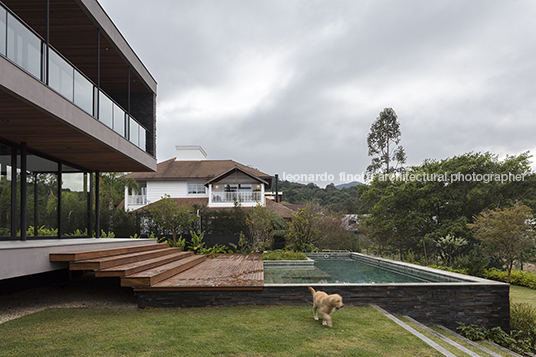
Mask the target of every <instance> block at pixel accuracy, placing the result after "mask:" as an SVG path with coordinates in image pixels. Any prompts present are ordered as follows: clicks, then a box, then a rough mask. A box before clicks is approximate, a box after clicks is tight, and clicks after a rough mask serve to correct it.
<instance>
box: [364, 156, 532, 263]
mask: <svg viewBox="0 0 536 357" xmlns="http://www.w3.org/2000/svg"><path fill="white" fill-rule="evenodd" d="M530 157H531V156H530V155H529V154H528V153H522V154H520V155H518V156H508V157H506V158H505V159H504V160H499V159H498V157H497V155H493V154H490V153H466V154H463V155H460V156H455V157H451V158H447V159H443V160H439V161H438V160H425V161H424V163H423V164H421V165H419V166H413V167H409V168H406V171H405V172H404V175H402V177H399V178H396V179H392V180H390V179H382V176H379V177H375V178H374V180H373V181H372V182H371V183H370V185H362V186H360V187H361V196H360V200H362V201H365V202H367V203H368V204H369V205H370V206H372V209H371V210H370V211H369V212H368V213H370V216H368V218H367V219H366V221H365V222H366V224H367V226H368V228H370V238H371V239H373V240H374V241H375V242H377V243H379V244H380V246H386V245H391V246H392V245H396V246H397V247H398V248H400V249H410V248H411V249H413V250H414V252H415V253H417V251H418V250H421V251H422V249H425V245H426V249H430V248H431V245H428V244H423V242H424V240H425V239H433V240H437V239H438V238H440V237H446V236H447V235H448V234H451V235H453V236H455V237H460V238H464V239H466V240H468V242H469V243H468V245H467V246H465V247H464V248H463V249H462V250H469V249H472V247H474V244H473V243H475V242H474V239H473V233H472V231H471V230H470V229H469V228H468V227H467V223H471V222H472V221H473V217H474V216H475V215H478V214H479V213H480V212H481V211H482V210H483V209H485V208H490V209H494V208H496V207H508V206H511V205H513V204H514V203H515V202H516V200H519V201H521V202H522V203H523V204H525V205H527V206H529V207H531V208H536V192H535V191H534V189H533V188H534V185H535V184H536V175H534V173H532V170H531V167H530ZM512 175H513V176H512ZM514 176H515V177H522V178H523V180H513V179H512V180H508V179H507V180H502V178H504V177H514ZM461 253H465V251H463V252H461Z"/></svg>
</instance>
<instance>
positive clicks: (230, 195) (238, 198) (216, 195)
mask: <svg viewBox="0 0 536 357" xmlns="http://www.w3.org/2000/svg"><path fill="white" fill-rule="evenodd" d="M262 199H263V195H262V192H254V191H250V192H212V196H211V203H215V204H218V203H231V204H234V203H235V202H238V203H257V202H262Z"/></svg>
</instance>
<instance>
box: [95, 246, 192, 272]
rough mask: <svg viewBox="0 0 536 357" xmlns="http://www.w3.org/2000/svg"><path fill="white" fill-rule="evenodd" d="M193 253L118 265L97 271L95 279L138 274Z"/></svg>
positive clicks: (178, 253)
mask: <svg viewBox="0 0 536 357" xmlns="http://www.w3.org/2000/svg"><path fill="white" fill-rule="evenodd" d="M193 254H194V252H177V253H172V254H168V255H164V256H162V257H157V258H153V259H148V260H144V261H141V262H135V263H128V264H124V265H118V266H115V267H111V268H106V269H102V270H98V271H97V272H96V273H95V276H96V277H113V276H117V277H120V278H122V277H124V276H126V275H132V274H135V273H139V272H141V271H144V270H147V269H151V268H155V267H157V266H160V265H164V264H167V263H171V262H174V261H176V260H180V259H184V258H186V257H189V256H191V255H193Z"/></svg>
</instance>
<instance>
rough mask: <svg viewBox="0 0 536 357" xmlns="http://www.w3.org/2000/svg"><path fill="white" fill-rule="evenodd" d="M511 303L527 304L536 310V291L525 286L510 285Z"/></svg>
mask: <svg viewBox="0 0 536 357" xmlns="http://www.w3.org/2000/svg"><path fill="white" fill-rule="evenodd" d="M510 301H511V302H515V303H527V304H530V305H532V306H534V307H535V308H536V290H534V289H530V288H526V287H523V286H516V285H510Z"/></svg>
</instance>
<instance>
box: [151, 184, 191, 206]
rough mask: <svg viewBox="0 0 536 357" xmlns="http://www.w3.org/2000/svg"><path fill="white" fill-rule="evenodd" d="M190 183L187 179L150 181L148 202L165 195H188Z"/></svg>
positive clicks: (174, 196)
mask: <svg viewBox="0 0 536 357" xmlns="http://www.w3.org/2000/svg"><path fill="white" fill-rule="evenodd" d="M187 193H188V185H187V184H186V182H185V181H148V182H147V203H148V204H151V203H153V202H156V201H158V200H159V199H161V198H162V197H164V196H165V195H169V196H170V197H173V198H178V197H186V195H187Z"/></svg>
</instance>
